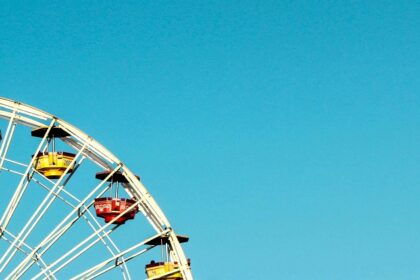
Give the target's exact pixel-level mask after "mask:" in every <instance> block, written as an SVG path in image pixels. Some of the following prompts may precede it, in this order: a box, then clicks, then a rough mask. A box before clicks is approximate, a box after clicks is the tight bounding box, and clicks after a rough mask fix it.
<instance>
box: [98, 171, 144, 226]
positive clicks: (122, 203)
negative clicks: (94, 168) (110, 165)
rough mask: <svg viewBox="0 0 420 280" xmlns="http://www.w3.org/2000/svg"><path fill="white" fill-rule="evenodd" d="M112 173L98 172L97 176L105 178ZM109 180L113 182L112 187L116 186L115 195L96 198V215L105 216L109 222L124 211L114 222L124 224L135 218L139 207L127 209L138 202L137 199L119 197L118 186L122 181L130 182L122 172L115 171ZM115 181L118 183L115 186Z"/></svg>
mask: <svg viewBox="0 0 420 280" xmlns="http://www.w3.org/2000/svg"><path fill="white" fill-rule="evenodd" d="M110 173H111V171H105V172H99V173H96V178H97V179H101V180H104V179H105V178H106V177H108V175H109V174H110ZM108 181H109V182H111V188H113V187H114V188H115V197H98V198H96V199H95V201H94V206H95V211H96V216H98V217H101V218H104V219H105V222H106V223H109V222H111V221H112V220H114V219H115V218H117V217H118V216H119V215H121V214H122V213H124V212H126V213H124V214H123V215H121V216H120V217H119V218H117V219H116V220H115V221H113V222H112V223H113V224H117V225H121V224H124V223H125V222H126V221H127V220H132V219H134V217H135V215H136V213H137V212H138V208H137V207H133V208H132V209H131V210H129V211H126V210H127V209H129V208H130V207H131V206H132V205H133V204H134V203H136V201H135V200H134V199H129V198H119V197H118V186H119V184H120V183H128V181H127V179H126V178H125V177H124V176H123V175H122V174H121V173H120V172H115V173H114V174H113V175H112V176H110V178H109V179H108ZM114 183H116V185H117V186H113V184H114Z"/></svg>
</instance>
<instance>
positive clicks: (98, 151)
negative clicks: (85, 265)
mask: <svg viewBox="0 0 420 280" xmlns="http://www.w3.org/2000/svg"><path fill="white" fill-rule="evenodd" d="M0 118H1V119H6V120H8V121H9V122H8V126H7V129H6V131H5V133H4V135H3V139H2V142H1V145H0V171H1V170H5V168H4V163H5V162H6V161H12V160H10V159H8V158H7V157H6V155H7V152H8V149H9V147H10V144H11V141H12V137H13V134H14V129H15V127H16V125H17V124H19V125H24V126H27V127H30V128H39V127H45V126H47V127H48V129H47V132H46V133H45V136H44V137H43V138H42V140H41V142H40V143H39V145H38V148H37V150H36V151H35V153H34V154H38V152H40V151H42V147H43V146H44V144H45V141H46V138H47V135H48V132H49V131H50V130H51V128H52V127H53V126H55V127H59V128H61V129H62V130H64V131H65V132H67V133H68V134H69V135H70V137H66V138H63V139H62V140H63V141H64V142H65V143H66V144H67V145H69V146H70V147H72V148H73V149H75V150H76V151H77V154H76V156H75V158H74V160H73V164H74V166H75V169H77V167H78V165H80V164H81V163H82V162H83V160H84V159H86V158H88V159H89V160H91V161H92V162H93V163H95V164H97V165H98V166H99V167H101V168H103V169H105V170H112V172H111V173H109V174H108V175H107V178H105V179H104V180H102V182H101V183H99V184H98V185H97V186H96V187H95V188H94V189H93V190H92V191H91V193H90V194H89V195H88V196H87V197H85V198H84V199H82V200H80V199H77V198H74V199H75V201H76V202H78V204H77V205H72V208H73V210H72V211H71V212H70V213H69V214H68V215H67V217H66V218H65V219H64V220H63V221H62V222H61V223H60V224H59V225H57V226H56V228H54V229H53V230H52V231H51V233H50V234H49V235H48V236H47V237H45V238H44V240H43V241H42V242H41V243H40V244H38V246H36V247H30V246H29V245H28V244H26V243H25V240H26V238H27V237H28V235H30V233H31V232H32V230H33V228H34V227H35V225H36V224H37V222H38V221H39V219H41V218H42V216H43V215H44V214H45V212H46V211H47V210H48V207H49V206H50V205H51V204H52V202H53V201H54V199H56V198H57V197H58V198H60V193H65V194H67V195H69V196H71V193H69V192H68V191H67V190H65V189H64V185H65V184H66V183H67V181H68V180H69V178H70V175H71V174H70V175H69V176H68V177H67V179H66V178H65V176H64V175H65V174H67V173H68V172H69V168H70V167H68V168H67V169H66V170H65V171H64V175H63V176H61V178H59V179H58V180H57V181H56V182H52V185H53V186H52V187H51V188H47V187H45V186H43V187H45V188H47V189H48V191H49V193H48V195H47V196H46V197H45V199H44V200H43V201H42V202H41V205H40V206H39V207H38V209H37V211H36V212H35V213H34V214H33V216H32V217H31V219H30V220H29V221H28V222H27V224H26V225H25V227H24V228H23V229H22V230H21V232H19V233H18V234H12V233H11V232H9V231H8V230H7V226H8V224H9V222H10V220H11V218H12V216H13V214H14V211H15V209H16V207H17V206H18V204H19V202H20V200H21V198H22V195H23V193H24V191H25V188H26V187H27V185H28V184H29V182H30V181H31V180H32V179H33V174H34V173H35V172H37V171H36V170H34V168H32V166H33V163H34V160H35V157H32V160H31V162H30V163H29V164H27V165H25V164H21V163H18V162H14V163H15V164H20V165H21V166H23V167H25V169H26V170H25V172H23V173H19V175H21V176H22V177H21V180H20V182H19V184H18V186H17V188H16V190H15V193H14V195H13V197H12V199H11V200H10V202H9V205H8V206H7V208H6V210H5V212H4V213H3V214H2V216H1V219H0V238H2V239H4V240H6V241H7V242H8V243H9V244H10V247H9V249H8V250H7V251H6V253H5V254H3V255H2V256H0V275H1V272H2V271H3V269H4V268H5V267H6V266H7V264H8V263H9V262H10V260H11V259H12V258H13V256H14V254H15V253H16V252H17V251H25V252H26V255H27V256H26V258H25V259H24V261H22V262H21V263H20V264H19V265H18V266H16V267H15V268H14V269H13V271H12V272H11V273H9V274H8V275H7V276H6V278H5V279H17V278H19V277H21V276H22V275H23V274H24V273H25V272H26V270H27V269H29V268H30V267H31V266H32V265H34V264H35V265H37V266H39V267H40V270H41V272H39V274H37V275H36V276H35V277H34V278H33V279H38V278H40V277H44V279H56V277H55V273H57V272H58V271H60V270H61V269H62V268H63V267H65V266H66V265H67V264H68V263H70V262H71V261H72V260H74V259H75V258H77V257H79V256H80V255H81V254H83V253H84V252H85V251H86V250H88V249H89V248H90V247H92V246H93V245H95V244H96V243H98V242H103V241H104V240H105V239H106V240H107V241H108V243H109V247H110V248H108V249H109V250H110V251H111V253H112V256H111V257H110V258H108V259H106V260H104V261H102V262H100V263H98V264H97V265H94V266H93V267H91V268H89V269H88V270H86V271H83V272H81V273H79V274H78V275H76V276H74V278H72V279H92V278H95V277H97V276H99V275H101V274H103V273H106V272H107V271H109V270H111V269H113V268H116V267H120V268H121V267H125V265H126V262H128V261H129V260H131V259H133V258H135V257H137V256H138V255H141V254H143V253H145V252H146V251H148V250H150V249H151V248H152V247H154V246H151V247H147V248H145V249H141V247H142V246H144V245H145V244H146V243H147V242H148V241H150V240H153V239H155V238H159V237H165V238H167V240H168V241H167V242H168V244H169V246H170V247H171V250H170V259H171V261H174V262H177V263H178V268H177V270H176V272H179V273H181V274H182V277H183V279H185V280H192V279H193V276H192V273H191V269H190V266H189V264H188V260H187V258H186V257H185V254H184V251H183V248H182V247H181V245H180V242H179V241H178V238H177V235H176V234H175V232H174V230H173V229H172V227H171V224H170V223H169V221H168V219H167V218H166V216H165V214H164V213H163V211H162V210H161V208H160V207H159V205H158V204H157V203H156V201H155V200H154V199H153V197H152V196H151V194H150V193H149V192H148V191H147V189H146V187H145V186H144V185H143V184H142V182H141V181H140V180H138V178H137V177H136V176H135V175H134V173H132V172H131V171H130V170H129V169H128V168H127V167H126V166H125V165H124V164H123V162H122V161H120V160H119V159H118V158H117V157H116V156H114V155H113V154H112V153H111V152H110V151H108V150H107V149H106V148H105V147H104V146H102V145H101V144H100V143H99V142H97V141H96V140H94V139H93V138H92V137H91V136H89V135H88V134H86V133H84V132H83V131H81V130H80V129H78V128H77V127H75V126H73V125H71V124H70V123H68V122H66V121H64V120H62V119H60V118H58V117H56V116H54V115H52V114H49V113H46V112H44V111H42V110H40V109H38V108H35V107H32V106H29V105H26V104H23V103H21V102H17V101H14V100H10V99H6V98H2V97H0ZM8 171H11V172H16V171H13V170H8ZM117 171H118V172H121V173H122V174H123V176H124V177H125V179H126V180H127V181H128V184H125V189H126V191H127V193H129V195H131V197H133V198H135V203H134V204H133V205H131V206H130V207H129V208H128V209H126V210H125V211H124V212H123V213H121V214H119V215H118V216H117V217H115V218H114V219H113V220H112V221H110V222H108V223H106V224H105V225H100V224H99V223H98V222H97V221H96V220H95V219H91V220H90V222H88V223H95V222H96V224H92V225H91V227H92V229H93V233H92V234H91V235H90V236H89V237H87V238H86V239H84V240H83V241H81V242H80V243H79V244H78V245H76V246H75V247H74V249H73V250H71V251H69V252H67V253H66V254H64V255H63V256H62V257H61V258H59V259H57V260H56V261H55V262H53V263H50V264H47V263H45V262H44V261H43V259H42V255H43V253H45V252H46V251H47V250H48V249H49V248H50V247H51V246H52V245H53V244H54V243H55V242H56V241H57V240H58V239H59V238H60V237H61V236H62V235H63V234H64V233H65V232H66V231H67V230H68V229H69V228H70V227H71V225H72V223H74V222H75V221H76V220H77V219H79V218H81V217H83V218H84V219H86V218H85V215H84V214H86V215H90V216H92V214H91V213H90V211H88V208H89V207H90V206H91V205H92V203H91V202H90V201H91V200H92V199H91V196H92V195H93V193H94V192H97V191H98V190H101V188H102V187H103V185H104V183H105V182H106V180H107V179H109V178H110V177H111V176H112V175H113V174H114V173H115V172H117ZM38 183H39V182H38ZM39 184H40V183H39ZM103 192H104V191H103ZM65 202H66V201H65ZM67 203H68V202H67ZM89 203H91V204H90V205H89ZM68 204H69V203H68ZM135 207H137V208H138V210H139V211H140V212H141V213H142V214H143V215H144V216H145V217H146V219H147V220H148V222H149V223H150V225H151V226H152V227H153V229H154V230H155V231H156V234H155V235H154V236H151V237H150V238H149V239H146V240H143V241H141V242H139V243H137V244H136V245H134V246H132V247H130V248H128V249H125V250H124V251H120V250H118V249H116V250H114V249H115V248H117V247H116V245H115V244H114V243H113V241H112V240H111V239H110V238H109V234H110V233H111V232H112V231H113V230H114V229H115V227H114V228H112V226H113V225H112V222H113V221H115V220H117V219H118V218H120V217H121V216H122V215H124V214H125V213H127V212H129V211H132V210H133V209H134V208H135ZM75 215H76V216H75ZM92 218H93V217H92ZM92 221H93V222H92ZM95 237H96V239H95ZM139 249H140V251H138V250H139ZM77 250H80V251H78V252H76V251H77ZM72 254H73V255H72ZM66 258H68V259H66ZM125 269H126V267H125ZM127 273H128V272H127ZM171 273H173V272H171ZM123 275H124V278H125V279H130V275H129V274H128V275H126V274H123ZM164 276H165V275H160V276H158V277H154V278H149V279H159V278H161V277H164Z"/></svg>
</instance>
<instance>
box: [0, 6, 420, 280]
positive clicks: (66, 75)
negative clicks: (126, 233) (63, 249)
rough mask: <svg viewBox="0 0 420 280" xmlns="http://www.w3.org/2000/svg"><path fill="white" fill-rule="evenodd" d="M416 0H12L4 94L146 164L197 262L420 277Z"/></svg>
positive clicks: (6, 15) (298, 275)
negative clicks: (188, 240) (70, 124)
mask: <svg viewBox="0 0 420 280" xmlns="http://www.w3.org/2000/svg"><path fill="white" fill-rule="evenodd" d="M419 15H420V4H419V3H418V2H416V1H269V0H266V1H246V0H244V1H178V2H175V1H57V2H53V1H2V2H1V7H0V18H1V20H0V92H1V93H0V95H1V96H4V97H7V98H11V99H15V100H19V101H21V102H24V103H28V104H31V105H33V106H36V107H39V108H41V109H44V110H45V111H48V112H50V113H53V114H55V115H57V116H59V117H61V118H63V119H65V120H67V121H69V122H70V123H72V124H74V125H76V126H78V127H79V128H81V129H82V130H84V131H86V132H87V133H88V134H90V135H92V136H93V137H94V138H95V139H97V140H98V141H100V142H101V143H102V144H104V146H106V147H107V148H108V149H109V150H111V151H112V152H113V153H114V154H115V155H117V156H118V157H119V158H120V159H121V160H122V161H123V162H125V163H126V164H127V166H128V167H129V168H130V169H132V170H133V171H134V172H136V173H137V174H139V175H140V176H141V177H142V180H143V182H144V183H145V185H146V186H147V187H148V189H149V190H150V191H151V193H152V194H153V196H154V197H155V199H156V200H157V202H158V203H159V204H160V205H161V207H162V208H163V210H164V211H165V213H166V214H167V216H168V218H169V219H170V221H171V222H172V223H173V225H174V228H175V230H176V231H177V232H179V233H182V234H188V235H190V237H191V242H190V243H189V244H187V245H186V246H185V250H186V252H187V254H188V256H189V257H191V258H192V265H193V272H194V274H195V277H196V279H200V280H201V279H204V280H206V279H208V280H210V279H267V278H270V279H381V280H385V279H419V278H420V266H419V261H420V239H419V234H420V215H419V213H420V211H419V210H420V204H419V203H418V202H419V200H420V173H419V168H420V146H419V140H420V130H419V126H420V110H419V105H420V82H419V76H420V71H419V70H420V66H419V65H420V59H419V58H420V16H419Z"/></svg>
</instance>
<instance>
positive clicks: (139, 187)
mask: <svg viewBox="0 0 420 280" xmlns="http://www.w3.org/2000/svg"><path fill="white" fill-rule="evenodd" d="M2 107H3V108H5V109H7V110H10V112H6V111H2V110H1V108H2ZM0 118H3V119H6V120H7V119H9V120H11V119H12V118H13V119H14V121H15V122H16V123H18V124H21V125H24V126H27V127H31V128H36V127H40V125H43V123H42V122H39V121H36V120H34V119H33V118H36V119H40V120H43V121H48V120H51V125H53V124H54V125H57V126H59V127H61V128H62V129H63V130H65V131H66V132H67V133H69V134H70V135H71V136H73V137H74V138H75V139H76V141H75V142H71V141H70V142H69V143H67V144H68V145H70V146H71V145H76V146H77V145H85V146H87V147H88V148H89V151H90V152H92V154H90V155H88V156H91V157H93V159H92V158H91V159H92V161H94V162H96V163H97V164H98V165H100V166H102V167H103V168H104V169H111V167H112V166H113V165H112V164H114V165H116V166H118V169H119V170H121V172H122V174H123V176H125V178H126V179H127V180H128V181H129V183H130V185H131V186H132V190H131V191H132V193H130V194H131V195H132V196H133V197H134V198H136V199H137V200H138V201H139V205H140V201H141V202H142V203H145V205H144V207H146V208H147V211H148V212H147V213H148V215H149V216H146V218H147V220H148V221H149V224H151V225H152V227H153V228H154V229H155V231H156V233H157V234H160V235H162V236H163V235H165V236H167V238H168V242H169V243H170V245H171V246H172V249H173V254H174V256H175V258H176V259H177V261H178V262H179V271H180V273H181V274H182V276H183V278H184V279H187V280H189V279H193V278H192V274H191V271H190V268H189V265H188V261H187V259H186V257H185V254H184V251H183V249H182V247H181V245H180V242H179V241H178V237H177V235H176V234H175V231H174V230H173V228H172V226H171V224H170V223H169V220H168V219H167V217H166V215H165V214H164V213H163V211H162V209H161V208H160V206H159V205H158V204H157V203H156V202H155V200H154V198H153V197H152V195H151V194H150V193H149V192H148V190H147V189H146V187H145V186H144V185H143V183H142V182H141V181H140V180H139V179H138V177H137V176H136V175H135V174H134V173H133V172H132V171H131V170H130V169H129V168H128V167H127V166H126V165H125V164H124V163H123V162H122V161H121V160H119V159H118V158H117V157H116V156H115V155H114V154H113V153H112V152H110V151H109V150H108V149H107V148H106V147H104V146H103V145H102V144H101V143H99V142H98V141H97V140H95V139H94V138H93V137H91V136H90V135H88V134H87V133H85V132H84V131H82V130H81V129H79V128H77V127H76V126H74V125H72V124H70V123H69V122H67V121H65V120H63V119H61V118H59V117H57V116H55V115H53V114H50V113H48V112H46V111H44V110H41V109H39V108H37V107H34V106H31V105H28V104H25V103H22V102H19V101H15V100H11V99H8V98H4V97H0ZM79 148H80V147H79ZM81 151H82V150H81ZM83 152H85V151H83ZM95 156H96V158H95ZM139 207H140V206H139ZM2 234H3V233H2Z"/></svg>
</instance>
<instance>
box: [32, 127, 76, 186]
mask: <svg viewBox="0 0 420 280" xmlns="http://www.w3.org/2000/svg"><path fill="white" fill-rule="evenodd" d="M47 131H48V127H41V128H37V129H34V130H32V132H31V135H32V136H34V137H39V138H43V137H44V136H45V134H46V133H47ZM67 136H70V135H69V134H68V133H67V132H65V131H64V130H63V129H61V128H59V127H55V126H54V127H52V128H51V129H50V131H49V133H48V135H47V139H48V143H50V142H52V151H45V152H39V153H38V154H37V155H35V156H36V159H35V161H34V168H35V170H36V171H38V172H39V173H41V174H43V175H44V176H45V177H47V178H49V179H58V178H60V177H61V176H63V174H64V172H65V171H66V169H68V171H67V173H72V172H73V170H74V165H72V163H73V161H74V158H75V156H76V155H75V154H72V153H68V152H57V151H55V138H56V137H58V138H64V137H67Z"/></svg>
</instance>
